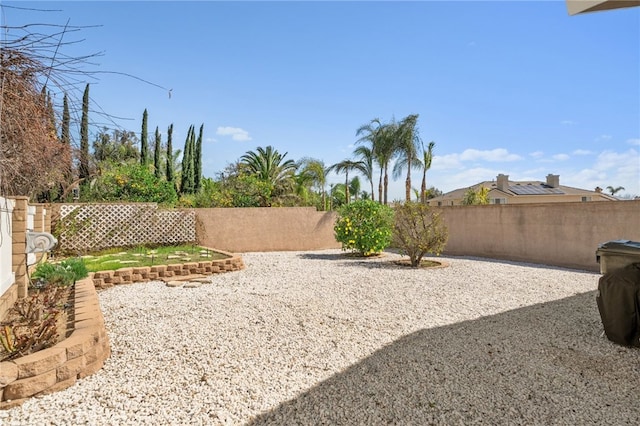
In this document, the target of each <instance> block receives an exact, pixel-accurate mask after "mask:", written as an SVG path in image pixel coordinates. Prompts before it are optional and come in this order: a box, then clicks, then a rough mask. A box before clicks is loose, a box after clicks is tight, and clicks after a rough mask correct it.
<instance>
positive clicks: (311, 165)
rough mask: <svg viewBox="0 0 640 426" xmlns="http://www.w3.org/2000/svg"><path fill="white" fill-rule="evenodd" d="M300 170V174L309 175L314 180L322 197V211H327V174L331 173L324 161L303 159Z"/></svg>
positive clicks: (299, 165) (299, 164)
mask: <svg viewBox="0 0 640 426" xmlns="http://www.w3.org/2000/svg"><path fill="white" fill-rule="evenodd" d="M298 170H301V172H300V173H305V174H308V175H310V176H311V177H312V179H313V185H314V186H316V188H317V190H318V193H319V194H320V195H321V197H322V210H323V211H324V210H327V201H326V200H327V191H326V186H327V173H329V171H328V170H327V168H326V167H325V165H324V162H323V161H322V160H318V159H315V158H308V157H306V158H303V159H302V160H300V161H299V162H298Z"/></svg>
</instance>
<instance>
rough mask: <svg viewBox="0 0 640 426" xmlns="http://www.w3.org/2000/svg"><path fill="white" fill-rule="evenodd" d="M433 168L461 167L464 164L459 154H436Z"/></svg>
mask: <svg viewBox="0 0 640 426" xmlns="http://www.w3.org/2000/svg"><path fill="white" fill-rule="evenodd" d="M431 168H432V169H433V170H447V169H460V168H462V164H461V163H460V158H459V155H458V154H447V155H434V156H433V162H432V165H431Z"/></svg>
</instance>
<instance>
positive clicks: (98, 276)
mask: <svg viewBox="0 0 640 426" xmlns="http://www.w3.org/2000/svg"><path fill="white" fill-rule="evenodd" d="M204 248H207V247H204ZM209 250H210V251H215V252H217V253H221V254H223V255H225V256H229V257H228V258H226V259H216V260H206V261H198V262H188V263H177V264H173V265H154V266H141V267H137V266H133V267H127V268H120V269H116V270H114V271H100V272H96V273H94V274H92V275H90V277H91V278H92V279H93V285H94V286H95V287H96V288H97V289H104V288H109V287H113V286H114V285H120V284H132V283H138V282H145V281H155V280H159V281H169V280H180V279H186V278H187V277H190V276H193V275H202V276H206V275H213V274H219V273H222V272H231V271H239V270H241V269H244V262H243V261H242V257H240V256H239V255H237V254H234V253H229V252H226V251H222V250H214V249H211V248H209Z"/></svg>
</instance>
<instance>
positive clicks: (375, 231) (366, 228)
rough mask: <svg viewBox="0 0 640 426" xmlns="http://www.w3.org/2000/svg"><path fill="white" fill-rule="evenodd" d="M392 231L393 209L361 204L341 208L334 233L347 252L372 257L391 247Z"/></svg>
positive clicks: (375, 204)
mask: <svg viewBox="0 0 640 426" xmlns="http://www.w3.org/2000/svg"><path fill="white" fill-rule="evenodd" d="M392 227H393V210H392V209H391V208H390V207H389V206H385V205H384V204H380V203H377V202H374V201H371V200H359V201H355V202H353V203H349V204H346V205H344V206H342V207H340V209H339V210H338V219H337V220H336V224H335V226H334V228H333V230H334V232H335V237H336V240H337V241H338V242H339V243H342V249H343V250H352V251H355V252H359V253H360V254H362V255H363V256H371V255H373V254H377V253H380V252H381V251H382V250H384V249H385V248H387V247H388V246H389V244H390V243H391V230H392Z"/></svg>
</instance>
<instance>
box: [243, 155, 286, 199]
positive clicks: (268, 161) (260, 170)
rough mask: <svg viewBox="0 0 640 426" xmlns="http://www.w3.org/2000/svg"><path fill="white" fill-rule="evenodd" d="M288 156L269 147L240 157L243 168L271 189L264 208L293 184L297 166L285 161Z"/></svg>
mask: <svg viewBox="0 0 640 426" xmlns="http://www.w3.org/2000/svg"><path fill="white" fill-rule="evenodd" d="M286 156H287V153H286V152H285V153H284V154H280V153H279V152H278V150H276V149H274V148H273V147H272V146H271V145H269V146H267V147H266V148H262V147H258V148H256V151H247V152H246V153H245V154H244V155H243V156H242V157H240V165H241V166H242V168H243V169H244V170H245V171H247V172H249V173H251V174H254V175H255V176H256V177H257V178H258V179H259V180H261V181H263V182H264V183H266V184H267V185H268V187H269V189H270V192H271V196H270V199H263V200H262V204H264V207H268V206H270V205H271V198H273V197H274V196H277V195H279V193H281V192H284V191H285V189H286V187H287V186H289V185H290V184H291V181H292V178H293V175H294V173H295V172H296V167H297V166H296V163H295V161H293V160H291V159H289V160H286V161H284V158H285V157H286Z"/></svg>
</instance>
